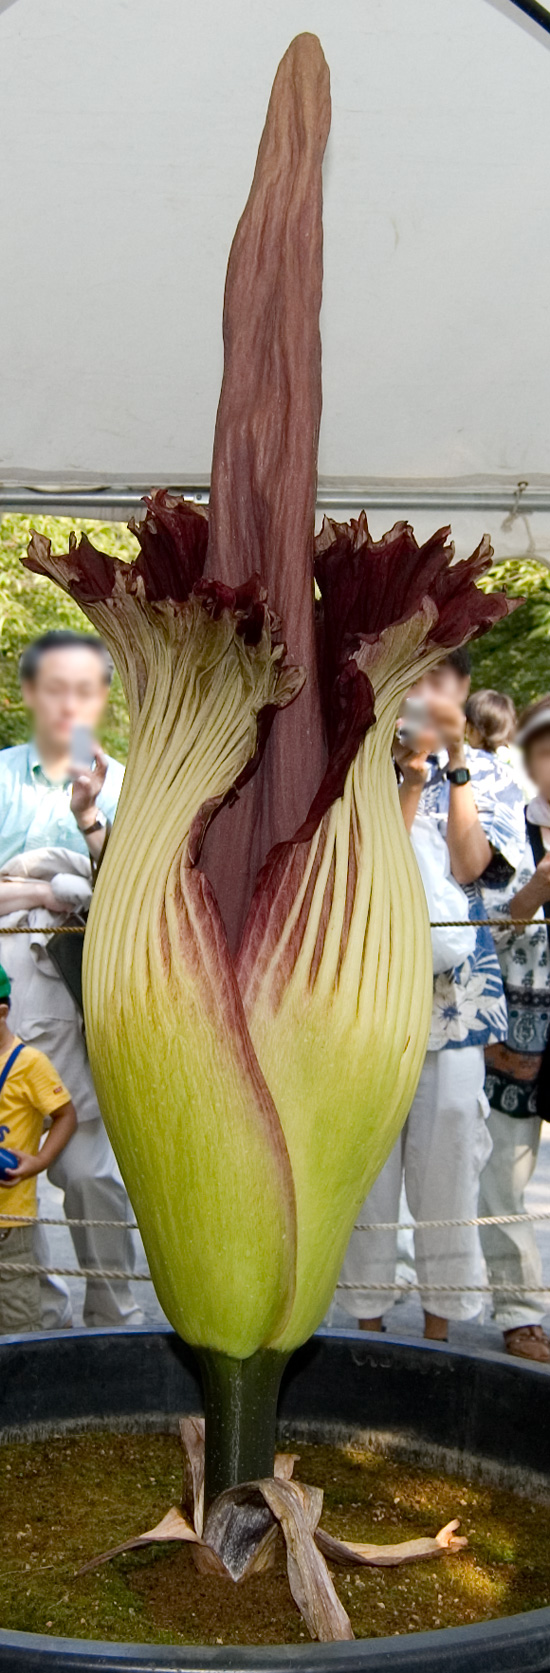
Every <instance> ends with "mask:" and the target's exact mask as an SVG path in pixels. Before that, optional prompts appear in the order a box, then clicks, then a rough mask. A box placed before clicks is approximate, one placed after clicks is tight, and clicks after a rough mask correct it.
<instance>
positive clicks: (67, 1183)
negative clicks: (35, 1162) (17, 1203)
mask: <svg viewBox="0 0 550 1673" xmlns="http://www.w3.org/2000/svg"><path fill="white" fill-rule="evenodd" d="M48 1178H49V1179H50V1180H51V1182H52V1185H58V1186H59V1187H60V1189H61V1190H62V1191H63V1192H64V1194H65V1213H66V1215H67V1217H68V1219H75V1220H121V1221H122V1222H126V1221H128V1220H129V1219H133V1214H132V1211H131V1208H130V1204H129V1202H128V1197H127V1195H126V1191H125V1188H124V1185H123V1182H122V1177H121V1174H120V1172H119V1169H118V1164H117V1161H116V1158H115V1155H114V1152H113V1150H112V1148H111V1145H110V1143H109V1140H108V1138H107V1134H106V1131H105V1128H104V1126H103V1122H102V1120H101V1118H100V1117H99V1116H98V1117H97V1118H96V1120H95V1121H83V1122H82V1123H81V1125H80V1126H79V1127H77V1128H76V1132H74V1133H73V1135H72V1138H70V1139H69V1143H68V1144H67V1145H66V1147H65V1149H64V1150H62V1152H61V1155H60V1156H58V1158H57V1161H56V1162H54V1165H53V1167H51V1168H49V1169H48ZM69 1230H70V1234H71V1237H72V1240H73V1245H74V1250H75V1254H76V1258H77V1261H78V1263H79V1265H80V1266H85V1267H99V1268H103V1267H106V1268H107V1269H109V1268H113V1267H114V1268H116V1269H118V1271H123V1272H130V1273H131V1272H133V1269H134V1243H133V1237H132V1233H131V1231H128V1230H127V1227H126V1225H125V1224H123V1225H122V1226H121V1227H114V1226H105V1227H102V1226H70V1227H69ZM34 1237H35V1244H34V1248H35V1259H36V1260H37V1261H38V1262H40V1264H41V1265H43V1266H44V1265H45V1266H50V1265H51V1264H52V1262H51V1260H50V1258H49V1248H48V1240H47V1236H46V1234H45V1231H44V1228H43V1227H42V1226H36V1227H35V1232H34ZM40 1291H41V1323H42V1329H43V1330H56V1329H60V1328H62V1327H64V1326H66V1325H70V1324H71V1323H72V1310H71V1303H70V1297H69V1291H68V1289H67V1285H66V1284H65V1283H64V1282H63V1279H60V1278H49V1277H46V1276H44V1277H43V1278H41V1279H40ZM141 1317H142V1315H141V1312H140V1309H139V1307H138V1305H137V1302H136V1300H135V1297H134V1296H133V1294H132V1291H131V1289H130V1285H129V1282H128V1280H127V1279H121V1278H88V1279H87V1280H86V1294H85V1300H84V1323H85V1324H86V1325H90V1326H93V1325H95V1326H100V1325H106V1326H110V1327H112V1326H113V1325H125V1324H139V1323H140V1321H141Z"/></svg>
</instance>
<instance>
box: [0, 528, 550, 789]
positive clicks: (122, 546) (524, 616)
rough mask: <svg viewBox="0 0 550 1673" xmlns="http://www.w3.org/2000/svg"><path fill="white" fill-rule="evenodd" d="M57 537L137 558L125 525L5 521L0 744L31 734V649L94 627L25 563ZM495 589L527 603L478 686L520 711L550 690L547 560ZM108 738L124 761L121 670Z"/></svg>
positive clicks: (59, 541)
mask: <svg viewBox="0 0 550 1673" xmlns="http://www.w3.org/2000/svg"><path fill="white" fill-rule="evenodd" d="M32 528H36V529H38V531H39V533H40V534H45V535H47V536H48V537H49V539H50V540H51V542H52V545H53V548H54V551H57V552H63V551H66V550H67V546H68V540H69V534H70V532H71V529H75V530H76V532H77V534H80V533H85V534H87V535H89V538H90V540H92V541H93V544H94V545H95V546H98V547H99V548H100V549H101V550H102V551H104V552H109V553H111V554H112V556H113V557H120V558H123V559H126V560H130V559H131V558H133V557H135V556H136V554H137V551H138V545H137V541H136V540H135V538H134V536H133V535H131V534H129V532H128V529H127V528H126V527H125V526H124V524H123V523H97V522H94V521H91V520H89V519H82V518H69V517H33V518H31V517H19V516H6V517H3V518H1V519H0V749H5V748H6V746H7V745H8V744H14V743H19V742H20V741H21V740H22V739H24V738H27V736H28V724H27V717H26V714H25V710H24V708H23V705H22V702H21V695H20V691H19V681H18V676H17V666H18V661H19V656H20V653H21V651H22V649H23V646H24V645H26V644H28V642H29V640H30V639H34V638H36V636H37V635H38V634H40V633H46V632H47V631H48V629H49V628H52V627H73V628H76V629H77V631H78V630H80V631H81V632H86V631H88V630H89V623H88V621H87V618H86V617H85V616H84V615H83V614H82V611H81V610H79V608H78V605H77V604H75V603H74V602H73V600H72V599H70V598H67V597H66V595H65V594H64V593H62V592H60V590H59V588H58V587H56V586H54V584H53V582H52V581H47V580H45V579H44V578H43V577H42V576H38V575H31V574H30V573H29V572H28V571H27V570H25V569H23V568H22V565H21V557H22V555H23V553H24V552H25V551H26V549H27V545H28V541H29V538H30V534H31V529H32ZM482 585H483V587H484V588H485V590H487V591H489V592H491V591H494V589H495V588H496V587H501V586H505V587H506V589H507V591H508V592H509V593H511V594H513V595H514V596H515V597H524V598H525V600H526V602H525V604H523V605H522V606H521V607H520V608H519V609H518V610H516V611H515V612H514V614H513V615H512V616H508V617H507V618H506V620H505V621H503V622H499V623H498V624H497V626H496V627H494V628H492V630H491V632H490V633H488V634H487V635H486V636H485V637H484V638H483V639H478V640H475V641H474V643H473V645H472V646H471V652H472V661H473V676H474V677H473V684H474V686H475V687H479V686H493V687H494V688H496V690H498V691H506V692H508V694H509V696H510V697H513V699H514V702H515V703H516V705H517V707H518V709H521V708H523V707H524V705H525V704H526V703H529V702H531V701H532V700H533V699H534V698H535V697H540V696H542V695H543V694H544V693H545V691H546V690H547V688H548V689H550V570H549V569H546V567H545V566H544V564H540V563H533V562H524V561H520V560H518V559H513V560H510V561H509V562H508V563H503V564H498V565H497V566H496V567H495V569H493V570H491V572H490V574H489V575H488V576H486V577H485V580H484V581H483V583H482ZM101 742H102V744H103V746H104V748H105V749H107V750H108V751H109V754H110V755H114V756H116V757H117V758H118V760H120V761H124V760H125V758H126V754H127V750H128V716H127V711H126V704H125V700H124V695H123V692H122V688H121V684H120V680H119V678H118V675H115V678H114V681H113V686H112V691H111V698H110V702H109V707H108V710H107V715H106V720H105V725H104V727H103V729H102V736H101Z"/></svg>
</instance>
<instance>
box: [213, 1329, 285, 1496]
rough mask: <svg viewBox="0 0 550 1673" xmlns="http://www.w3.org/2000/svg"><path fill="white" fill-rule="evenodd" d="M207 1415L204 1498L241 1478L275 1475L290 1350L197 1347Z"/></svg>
mask: <svg viewBox="0 0 550 1673" xmlns="http://www.w3.org/2000/svg"><path fill="white" fill-rule="evenodd" d="M196 1352H197V1358H198V1360H199V1364H200V1368H201V1375H202V1386H203V1395H204V1413H205V1419H206V1471H205V1502H206V1504H207V1505H209V1504H211V1503H212V1500H213V1499H215V1498H217V1495H218V1493H223V1492H224V1491H225V1489H226V1488H227V1487H236V1486H237V1484H238V1483H239V1482H241V1481H256V1480H258V1478H261V1477H262V1476H272V1475H273V1469H274V1460H275V1424H276V1418H277V1400H278V1396H279V1386H280V1382H281V1377H282V1374H283V1371H284V1368H285V1365H286V1363H287V1360H288V1357H289V1356H288V1354H283V1353H275V1352H274V1351H273V1349H271V1348H260V1349H258V1352H257V1353H254V1354H251V1355H250V1358H249V1359H231V1358H230V1357H229V1355H228V1354H223V1353H217V1352H215V1351H214V1350H213V1349H209V1348H199V1349H197V1350H196Z"/></svg>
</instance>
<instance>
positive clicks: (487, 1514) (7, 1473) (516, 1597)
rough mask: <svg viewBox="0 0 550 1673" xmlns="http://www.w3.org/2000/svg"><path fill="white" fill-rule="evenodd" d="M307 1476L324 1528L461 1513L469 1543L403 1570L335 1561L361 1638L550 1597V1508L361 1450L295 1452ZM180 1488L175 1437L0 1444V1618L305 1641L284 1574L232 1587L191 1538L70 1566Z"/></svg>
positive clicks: (70, 1629)
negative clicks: (208, 1572)
mask: <svg viewBox="0 0 550 1673" xmlns="http://www.w3.org/2000/svg"><path fill="white" fill-rule="evenodd" d="M289 1450H291V1451H297V1452H299V1454H300V1463H299V1465H298V1467H297V1475H298V1477H299V1478H300V1479H301V1480H302V1481H307V1482H311V1483H312V1485H318V1486H321V1487H322V1488H323V1489H324V1493H325V1508H324V1512H323V1518H322V1520H323V1526H324V1527H326V1528H327V1529H328V1530H329V1532H330V1533H333V1534H336V1535H339V1536H340V1537H347V1538H349V1539H351V1540H356V1541H359V1540H366V1541H376V1542H378V1543H384V1542H385V1543H389V1542H390V1541H391V1542H393V1541H396V1542H397V1541H398V1540H402V1539H412V1538H415V1537H417V1536H418V1535H421V1534H435V1533H436V1532H437V1530H438V1528H440V1527H441V1526H442V1525H443V1524H444V1523H445V1522H448V1521H450V1520H451V1518H452V1517H453V1516H459V1517H460V1520H461V1532H463V1533H467V1535H468V1538H469V1541H470V1544H469V1547H468V1549H467V1550H466V1551H464V1552H462V1553H460V1555H457V1556H455V1557H443V1558H439V1559H437V1560H435V1561H433V1562H423V1563H418V1564H415V1565H411V1566H409V1567H403V1568H398V1569H366V1568H362V1569H353V1568H352V1569H349V1570H348V1569H335V1570H333V1573H334V1579H335V1583H336V1586H337V1590H338V1592H339V1594H340V1597H341V1598H342V1601H343V1603H344V1604H345V1607H346V1609H347V1611H348V1613H349V1615H350V1618H351V1622H352V1626H353V1629H354V1632H355V1634H356V1636H357V1637H358V1638H359V1637H371V1636H372V1637H380V1636H384V1635H386V1634H392V1633H407V1632H420V1631H426V1630H429V1629H431V1628H434V1627H450V1626H460V1625H467V1624H469V1623H471V1622H472V1621H482V1620H491V1619H492V1618H494V1617H495V1616H498V1615H509V1614H514V1613H515V1612H517V1611H521V1610H524V1609H536V1608H540V1607H542V1606H543V1605H548V1604H550V1505H540V1504H538V1505H536V1506H535V1505H532V1504H530V1503H529V1501H528V1500H526V1499H522V1498H519V1497H517V1496H516V1495H514V1494H512V1493H507V1492H504V1491H503V1490H502V1489H500V1488H496V1487H492V1486H486V1485H483V1486H481V1485H480V1484H479V1483H467V1482H464V1481H460V1480H458V1479H456V1478H453V1477H450V1476H443V1477H440V1476H439V1475H438V1474H437V1473H436V1472H434V1471H430V1470H426V1469H423V1468H419V1467H418V1466H416V1465H414V1466H413V1465H408V1464H403V1463H397V1462H390V1461H388V1460H387V1459H384V1458H381V1457H380V1456H378V1455H376V1454H373V1453H370V1452H367V1451H363V1450H359V1449H357V1448H351V1447H344V1448H336V1447H329V1446H300V1445H296V1447H293V1446H289ZM180 1491H181V1452H180V1445H179V1441H178V1439H177V1437H176V1436H173V1435H90V1434H85V1435H77V1436H72V1437H58V1438H52V1439H50V1440H48V1441H44V1442H40V1443H33V1444H31V1445H27V1444H22V1443H18V1444H14V1445H10V1446H5V1447H2V1448H0V1516H1V1527H2V1564H1V1573H0V1625H1V1626H2V1627H3V1628H7V1629H10V1630H12V1631H19V1632H41V1633H51V1634H55V1635H58V1636H65V1635H66V1636H70V1637H75V1638H97V1639H107V1640H109V1639H111V1640H127V1641H132V1642H148V1643H156V1644H170V1643H172V1644H179V1643H186V1642H187V1643H196V1644H216V1643H225V1644H227V1643H233V1644H248V1643H254V1644H276V1643H282V1642H286V1643H299V1642H300V1641H301V1640H304V1639H307V1632H306V1629H305V1627H304V1624H303V1621H302V1620H301V1618H300V1616H299V1614H298V1612H297V1610H296V1608H295V1605H294V1603H293V1602H292V1598H291V1596H290V1593H289V1590H288V1584H287V1580H286V1571H285V1562H284V1556H283V1554H282V1553H281V1555H280V1557H279V1558H278V1560H277V1566H276V1568H275V1570H273V1571H272V1572H271V1573H269V1574H268V1575H265V1576H258V1577H257V1578H255V1579H253V1580H249V1581H247V1582H245V1584H244V1585H242V1586H234V1585H233V1584H232V1583H231V1581H225V1580H214V1579H212V1578H208V1579H207V1578H205V1577H203V1576H201V1575H199V1574H197V1571H196V1569H195V1567H194V1564H193V1560H192V1556H191V1553H190V1551H189V1549H188V1548H186V1547H184V1546H170V1545H163V1546H156V1547H150V1548H148V1549H144V1550H141V1551H138V1552H134V1553H128V1554H127V1555H126V1556H123V1557H117V1558H115V1560H114V1561H113V1562H111V1563H109V1564H107V1565H106V1566H105V1567H104V1568H101V1569H98V1570H96V1571H95V1572H94V1573H92V1574H89V1575H84V1576H81V1577H76V1576H75V1570H76V1569H77V1568H78V1567H79V1565H80V1564H82V1563H84V1562H86V1561H87V1560H88V1559H89V1558H90V1557H92V1556H94V1555H95V1554H96V1553H98V1552H100V1551H104V1550H107V1549H108V1548H109V1547H110V1546H112V1545H116V1544H118V1543H119V1542H120V1541H122V1540H123V1539H126V1538H130V1537H131V1535H132V1534H135V1533H139V1532H141V1531H142V1530H143V1529H144V1528H149V1527H152V1526H154V1524H155V1522H158V1521H160V1519H161V1517H162V1516H163V1515H164V1514H165V1512H166V1511H167V1510H168V1508H169V1506H170V1505H172V1504H178V1503H179V1499H180Z"/></svg>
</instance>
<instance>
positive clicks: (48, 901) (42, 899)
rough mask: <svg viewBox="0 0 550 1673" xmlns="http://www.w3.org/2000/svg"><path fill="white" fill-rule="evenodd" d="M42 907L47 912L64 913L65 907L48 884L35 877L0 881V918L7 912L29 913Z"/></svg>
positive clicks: (11, 878) (6, 878) (8, 878)
mask: <svg viewBox="0 0 550 1673" xmlns="http://www.w3.org/2000/svg"><path fill="white" fill-rule="evenodd" d="M33 906H44V907H46V909H47V911H48V912H65V913H66V911H67V907H66V906H65V905H64V902H63V901H62V900H58V897H57V895H54V892H53V889H52V888H51V886H50V884H49V883H43V882H41V881H39V879H38V878H37V877H36V878H35V877H21V878H19V877H5V878H2V880H1V881H0V918H3V917H5V916H6V915H7V913H8V912H31V911H32V908H33Z"/></svg>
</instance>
